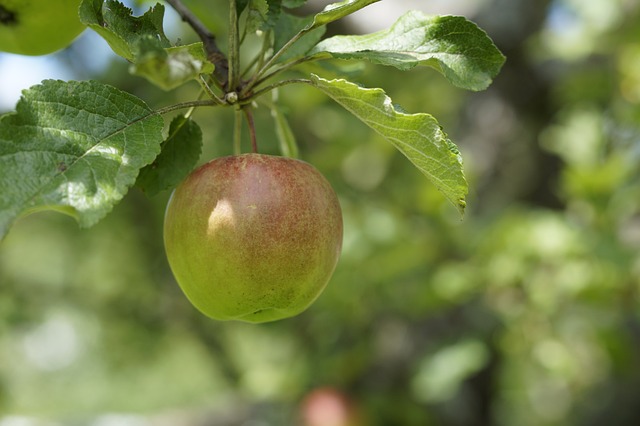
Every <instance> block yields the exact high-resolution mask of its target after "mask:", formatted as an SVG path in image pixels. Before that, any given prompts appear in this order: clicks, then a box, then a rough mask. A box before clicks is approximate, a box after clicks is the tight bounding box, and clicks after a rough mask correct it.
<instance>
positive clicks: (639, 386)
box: [0, 0, 640, 426]
mask: <svg viewBox="0 0 640 426" xmlns="http://www.w3.org/2000/svg"><path fill="white" fill-rule="evenodd" d="M383 1H392V0H383ZM393 1H394V2H396V4H397V7H398V8H399V9H401V8H404V9H406V8H408V7H409V4H405V3H404V2H402V1H399V0H393ZM185 3H188V4H191V5H192V6H194V10H197V11H198V12H199V13H201V16H203V19H204V20H205V21H207V23H208V24H209V25H210V26H211V27H212V28H213V29H214V30H215V31H223V30H224V28H223V27H224V22H225V20H226V18H225V17H224V14H220V13H218V14H212V13H210V12H209V13H207V12H206V4H209V5H211V4H213V5H215V4H224V3H225V2H220V1H217V2H204V1H197V0H191V1H189V2H185ZM315 3H316V2H313V1H312V2H310V4H311V6H314V4H315ZM473 3H474V5H475V6H474V8H473V9H472V11H471V12H470V13H469V15H467V17H468V18H470V19H472V20H474V21H475V22H477V23H478V24H479V25H480V26H481V27H482V28H484V29H485V30H486V31H487V32H488V33H489V35H490V36H491V37H492V38H493V39H494V41H495V42H496V44H497V45H498V46H499V48H500V49H501V50H502V51H503V52H504V53H505V55H506V56H507V58H508V60H507V63H506V64H505V66H504V68H503V70H502V72H501V74H500V75H499V76H498V77H497V78H496V80H495V82H494V84H493V85H492V86H491V87H490V89H489V90H487V91H485V92H480V93H469V92H464V91H462V90H460V89H457V88H454V87H452V86H451V85H449V84H448V83H447V82H446V81H445V80H444V79H443V78H442V77H441V76H440V75H439V74H437V73H436V72H433V71H430V70H424V69H421V70H412V71H409V72H404V73H403V72H400V71H397V70H395V69H390V68H384V67H380V66H373V65H367V66H363V67H353V66H351V64H348V63H339V62H337V63H336V64H338V65H340V66H341V67H342V68H341V69H342V72H344V73H347V72H348V73H349V78H350V79H352V80H353V81H356V82H359V83H362V84H364V85H366V86H368V87H382V88H384V89H385V90H386V92H387V93H388V94H389V95H390V96H391V97H392V98H393V100H394V101H395V102H397V103H399V104H401V105H402V107H403V108H404V109H405V110H407V111H409V112H429V113H431V114H433V115H434V116H436V117H437V118H438V120H439V121H440V123H441V124H442V125H443V126H444V128H445V130H446V131H447V133H448V134H449V136H450V137H451V138H452V140H454V141H455V142H456V143H457V144H458V145H459V147H460V149H461V151H462V154H463V156H464V159H465V171H466V174H467V178H468V180H469V183H470V196H469V199H468V206H469V207H468V211H467V213H466V216H465V218H464V220H462V221H461V220H460V218H459V216H458V214H457V212H456V211H455V208H454V207H453V206H451V205H449V204H448V203H447V202H446V201H445V200H444V199H443V197H442V196H441V195H440V194H439V193H438V192H437V191H436V190H435V189H434V187H433V186H432V185H431V184H430V183H429V182H428V181H427V180H426V179H425V178H424V176H422V175H421V174H420V172H419V171H417V170H416V169H414V168H413V167H412V166H411V164H410V163H409V162H408V161H407V160H406V159H405V158H404V157H402V156H401V154H399V153H397V152H396V151H395V150H394V149H393V148H392V147H391V146H390V145H389V144H388V143H387V142H386V141H384V140H382V139H381V138H380V137H379V136H377V135H375V134H374V133H373V132H372V131H370V130H369V129H368V128H367V127H365V126H364V125H363V124H362V123H360V122H359V121H357V120H356V119H355V118H352V117H351V116H350V115H349V114H348V113H346V112H345V111H343V110H341V109H340V107H338V106H336V105H334V104H333V103H331V101H330V100H328V99H327V98H326V97H324V96H323V95H322V94H321V93H320V92H318V91H315V90H314V89H312V88H306V87H288V88H284V89H282V90H281V91H280V93H279V95H280V98H281V100H282V101H283V104H284V105H285V106H286V113H287V116H288V117H289V119H290V121H291V125H292V128H293V130H294V132H295V134H296V136H297V137H298V141H299V146H300V151H301V158H302V159H304V160H306V161H308V162H310V163H312V164H314V165H315V166H316V167H317V168H318V169H319V170H320V171H321V172H322V173H323V174H324V175H325V176H326V177H327V178H328V179H329V180H330V182H331V183H332V185H333V186H334V188H335V189H336V191H337V193H338V195H339V197H340V201H341V204H342V208H343V213H344V221H345V236H344V251H343V255H342V258H341V260H340V263H339V265H338V268H337V270H336V272H335V275H334V277H333V279H332V280H331V283H330V284H329V286H328V288H327V289H326V291H325V292H324V293H323V295H322V296H321V297H320V298H319V299H318V301H317V302H316V303H315V304H314V305H313V306H312V307H311V308H310V309H309V310H308V311H306V312H305V313H303V314H302V315H300V316H298V317H295V318H291V319H288V320H284V321H279V322H275V323H269V324H263V325H249V324H243V323H234V322H228V323H224V322H215V321H212V320H209V319H207V318H205V317H203V316H202V315H201V314H199V313H198V312H197V311H195V309H194V308H193V307H191V306H190V305H189V303H188V302H187V300H186V298H185V297H184V296H183V295H182V293H181V292H180V290H179V288H178V286H177V285H176V283H175V281H174V279H173V277H172V275H171V273H170V270H169V268H168V265H167V262H166V259H165V256H164V252H163V247H162V234H161V230H162V220H163V213H164V206H165V204H166V201H167V198H168V196H169V194H168V193H163V194H161V195H159V196H157V197H154V198H147V197H146V196H145V195H144V194H142V193H141V192H140V191H139V190H137V189H134V190H132V191H131V192H130V193H129V194H128V195H127V197H126V198H125V199H124V200H123V202H122V203H120V204H119V205H118V206H116V207H115V208H114V210H113V212H112V213H111V214H110V215H109V216H108V217H107V218H106V219H104V220H103V221H102V222H100V223H99V224H98V225H96V226H95V227H93V228H91V229H88V230H80V229H78V227H77V225H76V224H75V222H74V221H73V220H72V219H70V218H67V217H65V216H62V215H59V214H55V213H39V214H36V215H32V216H29V217H27V218H24V219H22V220H20V221H19V222H18V224H17V225H16V226H15V227H14V228H13V229H12V231H11V232H10V234H9V235H8V237H7V238H6V239H5V240H4V241H3V242H2V244H1V245H0V426H13V425H14V424H16V423H15V422H17V421H23V422H25V423H20V424H21V425H22V424H24V425H28V426H32V425H38V426H39V425H87V424H88V425H100V426H112V425H114V426H139V425H145V426H151V425H153V426H155V425H165V424H176V425H185V426H192V425H193V426H196V425H198V426H204V425H215V426H218V425H219V426H227V425H229V426H231V425H234V426H235V425H238V426H240V425H244V426H257V425H260V426H262V425H265V426H266V425H274V426H281V425H283V426H287V425H303V424H304V423H303V420H302V416H301V414H300V413H301V411H302V410H301V406H302V405H303V404H304V403H303V401H305V397H307V396H308V395H309V394H310V393H311V392H313V391H314V390H315V389H318V388H324V389H326V388H331V389H333V390H335V391H336V392H340V393H341V394H342V395H343V397H344V398H345V399H347V400H348V401H349V407H350V409H351V410H352V411H354V412H357V415H354V420H353V421H352V422H351V423H349V426H363V425H372V426H378V425H384V426H388V425H409V426H412V425H447V426H448V425H452V426H467V425H468V426H471V425H496V426H511V425H519V426H529V425H531V426H556V425H558V426H560V425H585V426H587V425H601V424H607V425H620V426H623V425H632V424H640V414H639V413H640V412H639V411H638V406H639V404H640V367H639V366H640V317H639V314H640V305H639V302H638V291H639V290H640V105H639V102H640V15H639V14H640V2H638V1H637V0H594V1H589V2H586V1H579V0H554V1H527V0H485V1H478V2H473ZM316 6H317V5H316ZM211 7H213V6H211ZM443 7H444V8H445V10H444V11H443V13H447V10H446V6H443ZM222 9H223V10H224V6H223V7H222ZM470 10H471V9H470ZM350 25H353V22H346V23H345V22H341V23H339V24H338V25H335V26H332V27H331V28H330V31H331V32H332V33H342V32H347V31H357V30H358V27H350ZM180 28H182V27H180ZM174 30H175V31H179V29H174ZM83 37H84V38H81V39H80V40H78V42H77V43H76V44H75V45H74V46H72V48H71V49H69V50H67V51H64V52H62V53H60V54H58V55H57V58H58V60H59V61H61V63H69V64H73V67H74V69H75V71H76V72H77V73H78V75H79V76H80V77H79V78H86V77H91V78H97V79H100V80H101V81H105V82H108V83H111V84H114V85H116V86H118V87H120V88H122V89H123V90H127V91H130V92H132V93H134V94H136V95H138V96H140V97H142V98H143V99H145V100H146V101H147V102H149V104H151V105H153V106H156V107H160V106H164V105H167V104H170V103H173V102H176V101H179V100H184V99H190V98H193V97H194V96H196V90H197V86H196V85H187V86H184V87H182V88H180V89H178V90H175V91H172V92H162V91H160V90H158V89H155V88H153V87H151V86H149V85H148V84H147V83H145V81H144V80H142V79H140V78H138V77H133V76H130V75H129V74H128V73H127V65H126V63H124V61H123V60H120V59H117V58H113V60H112V61H110V62H109V63H108V65H107V67H105V69H101V70H100V71H99V72H98V71H95V70H94V69H93V68H91V67H90V66H89V65H83V64H84V63H86V62H87V61H90V52H89V53H88V52H87V51H86V47H87V46H90V44H89V42H88V41H86V36H83ZM181 37H183V40H184V41H187V40H190V39H191V38H192V36H191V35H190V34H189V33H188V32H185V33H184V35H182V36H181ZM83 61H84V62H83ZM1 73H2V62H1V61H0V74H1ZM195 119H196V120H197V121H198V123H199V124H200V126H201V127H202V129H203V133H204V135H205V136H204V138H205V148H204V153H203V157H202V159H201V160H202V161H203V162H204V161H206V160H207V159H210V158H212V157H215V156H219V155H224V154H228V153H230V152H231V151H232V146H231V145H232V144H231V132H232V129H231V127H232V126H231V125H230V123H231V122H232V112H230V111H219V110H211V109H207V110H202V111H198V112H197V113H196V114H195ZM256 119H257V127H258V131H259V143H260V146H261V150H262V151H263V152H265V153H277V152H278V146H277V142H276V139H275V132H274V129H273V126H272V123H271V121H270V116H269V111H268V110H266V108H261V109H258V110H257V111H256ZM168 121H169V120H167V122H168ZM245 136H246V135H245ZM245 142H246V141H245ZM246 146H248V145H246ZM0 190H2V189H1V188H0ZM11 422H14V423H11ZM307 426H311V425H310V424H309V425H307ZM313 426H346V424H344V425H342V424H340V425H338V424H335V425H334V424H330V423H324V424H319V425H316V424H314V425H313Z"/></svg>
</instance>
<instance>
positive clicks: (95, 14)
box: [79, 0, 171, 62]
mask: <svg viewBox="0 0 640 426" xmlns="http://www.w3.org/2000/svg"><path fill="white" fill-rule="evenodd" d="M79 13H80V20H81V21H82V23H83V24H85V25H87V26H88V27H89V28H91V29H92V30H94V31H95V32H97V33H98V34H99V35H100V36H102V38H104V39H105V40H106V41H107V43H109V46H110V47H111V49H112V50H113V51H114V52H115V53H117V54H118V55H120V56H122V57H123V58H125V59H127V60H129V61H131V62H135V57H136V55H137V53H138V50H139V49H140V43H141V42H142V41H145V42H146V45H147V46H148V45H149V44H153V45H155V46H157V47H160V48H165V47H170V46H171V43H170V42H169V40H168V39H167V37H166V36H165V34H164V30H163V28H162V21H163V18H164V6H162V5H161V4H156V5H155V6H154V7H152V8H151V9H149V10H148V11H147V12H146V13H145V14H144V15H142V16H140V17H134V16H132V13H133V12H132V10H131V9H129V8H127V7H126V6H124V5H123V4H122V3H120V2H118V1H115V0H106V1H104V0H83V1H82V4H81V5H80V11H79Z"/></svg>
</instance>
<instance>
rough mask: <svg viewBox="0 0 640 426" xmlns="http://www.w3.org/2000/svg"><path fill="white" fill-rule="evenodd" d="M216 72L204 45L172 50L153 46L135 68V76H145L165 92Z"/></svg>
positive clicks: (192, 45) (140, 58) (200, 43)
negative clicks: (202, 75)
mask: <svg viewBox="0 0 640 426" xmlns="http://www.w3.org/2000/svg"><path fill="white" fill-rule="evenodd" d="M213 69H214V66H213V64H212V63H211V62H209V60H208V59H207V54H206V53H205V51H204V47H203V45H202V42H198V43H193V44H188V45H186V46H178V47H170V48H168V49H163V48H160V47H154V46H149V48H148V49H145V51H144V54H141V55H140V57H139V58H137V60H136V63H135V64H133V65H131V72H132V74H136V75H140V76H142V77H145V78H146V79H147V80H149V81H151V82H152V83H154V84H155V85H156V86H158V87H160V88H162V89H164V90H171V89H174V88H176V87H178V86H180V85H182V84H184V83H186V82H187V81H189V80H192V79H197V78H198V76H199V75H200V74H210V73H212V72H213Z"/></svg>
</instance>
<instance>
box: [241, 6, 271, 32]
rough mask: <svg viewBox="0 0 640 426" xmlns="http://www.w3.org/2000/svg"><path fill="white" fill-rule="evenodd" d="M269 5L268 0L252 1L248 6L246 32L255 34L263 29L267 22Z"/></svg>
mask: <svg viewBox="0 0 640 426" xmlns="http://www.w3.org/2000/svg"><path fill="white" fill-rule="evenodd" d="M268 13H269V4H268V3H267V0H250V1H249V4H248V5H247V21H246V31H247V32H248V33H255V32H256V31H258V30H260V29H262V28H263V27H264V26H265V24H266V22H267V15H268Z"/></svg>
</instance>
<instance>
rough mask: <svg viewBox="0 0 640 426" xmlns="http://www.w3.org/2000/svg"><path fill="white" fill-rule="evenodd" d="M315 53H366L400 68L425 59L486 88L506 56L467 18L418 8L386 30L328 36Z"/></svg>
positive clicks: (456, 79) (461, 83)
mask: <svg viewBox="0 0 640 426" xmlns="http://www.w3.org/2000/svg"><path fill="white" fill-rule="evenodd" d="M314 54H316V55H322V54H329V55H331V56H333V57H335V58H340V59H365V60H368V61H371V62H373V63H377V64H382V65H391V66H394V67H396V68H399V69H401V70H407V69H410V68H413V67H415V66H417V65H426V66H430V67H433V68H435V69H436V70H438V71H439V72H441V73H442V74H443V75H444V76H445V77H446V78H447V79H448V80H449V81H450V82H451V83H452V84H454V85H456V86H458V87H461V88H464V89H470V90H484V89H486V88H487V86H489V84H491V81H492V79H493V78H494V77H495V76H496V75H497V74H498V72H499V71H500V68H501V67H502V64H503V63H504V59H505V58H504V56H503V55H502V53H500V51H499V50H498V48H497V47H496V46H495V45H494V44H493V42H492V41H491V39H490V38H489V37H488V36H487V33H485V32H484V31H483V30H481V29H480V28H478V26H477V25H476V24H474V23H473V22H471V21H469V20H467V19H466V18H464V17H462V16H427V15H425V14H423V13H422V12H418V11H412V12H408V13H406V14H405V15H403V16H402V17H400V19H398V21H397V22H396V23H395V24H394V25H393V26H392V27H391V28H389V29H387V30H383V31H379V32H375V33H372V34H366V35H361V36H335V37H331V38H328V39H326V40H323V41H321V42H320V43H318V45H317V46H315V47H314V48H313V50H312V51H311V52H310V55H314Z"/></svg>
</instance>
